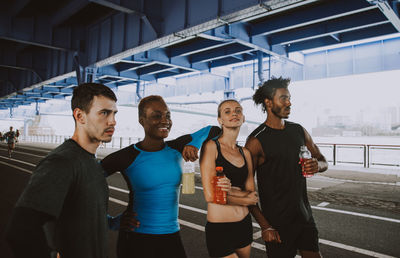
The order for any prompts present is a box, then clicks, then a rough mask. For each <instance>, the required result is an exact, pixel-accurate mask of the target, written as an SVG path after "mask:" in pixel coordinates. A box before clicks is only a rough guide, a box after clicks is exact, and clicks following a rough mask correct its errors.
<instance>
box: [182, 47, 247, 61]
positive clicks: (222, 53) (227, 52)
mask: <svg viewBox="0 0 400 258" xmlns="http://www.w3.org/2000/svg"><path fill="white" fill-rule="evenodd" d="M251 51H253V49H252V48H250V47H247V46H243V45H240V44H234V45H229V46H224V47H221V48H219V49H213V50H208V51H205V52H202V53H198V54H194V55H191V56H190V57H189V60H190V61H191V62H192V63H204V62H209V61H214V60H218V59H223V58H225V57H229V56H232V55H240V54H243V53H248V52H251Z"/></svg>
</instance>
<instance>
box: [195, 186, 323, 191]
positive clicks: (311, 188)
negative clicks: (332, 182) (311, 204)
mask: <svg viewBox="0 0 400 258" xmlns="http://www.w3.org/2000/svg"><path fill="white" fill-rule="evenodd" d="M194 188H196V189H199V190H201V191H203V187H201V186H195V187H194ZM307 189H310V190H321V188H318V187H311V186H307Z"/></svg>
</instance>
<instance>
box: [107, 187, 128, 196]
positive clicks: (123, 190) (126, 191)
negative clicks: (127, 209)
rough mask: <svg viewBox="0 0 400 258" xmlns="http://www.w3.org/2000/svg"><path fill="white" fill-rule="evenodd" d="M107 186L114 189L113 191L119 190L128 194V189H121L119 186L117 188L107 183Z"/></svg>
mask: <svg viewBox="0 0 400 258" xmlns="http://www.w3.org/2000/svg"><path fill="white" fill-rule="evenodd" d="M108 188H110V189H112V190H115V191H118V192H121V193H126V194H129V191H128V190H125V189H121V188H118V187H115V186H111V185H109V186H108Z"/></svg>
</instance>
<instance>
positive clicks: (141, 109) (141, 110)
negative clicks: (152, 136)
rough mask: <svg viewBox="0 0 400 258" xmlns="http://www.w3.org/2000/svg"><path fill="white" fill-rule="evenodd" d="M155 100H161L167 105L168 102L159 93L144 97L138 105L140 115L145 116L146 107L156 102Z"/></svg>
mask: <svg viewBox="0 0 400 258" xmlns="http://www.w3.org/2000/svg"><path fill="white" fill-rule="evenodd" d="M154 101H158V102H161V103H164V104H165V105H167V103H165V101H164V99H163V98H162V97H161V96H159V95H150V96H147V97H145V98H142V99H141V100H140V102H139V105H138V112H139V117H143V116H145V114H146V112H145V111H144V109H145V108H146V106H147V105H148V104H149V103H150V102H154Z"/></svg>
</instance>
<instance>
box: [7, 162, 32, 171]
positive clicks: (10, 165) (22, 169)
mask: <svg viewBox="0 0 400 258" xmlns="http://www.w3.org/2000/svg"><path fill="white" fill-rule="evenodd" d="M0 164H3V165H6V166H9V167H12V168H15V169H18V170H21V171H24V172H26V173H29V174H32V171H30V170H28V169H25V168H20V167H17V166H15V165H12V164H9V163H7V162H3V161H0Z"/></svg>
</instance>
